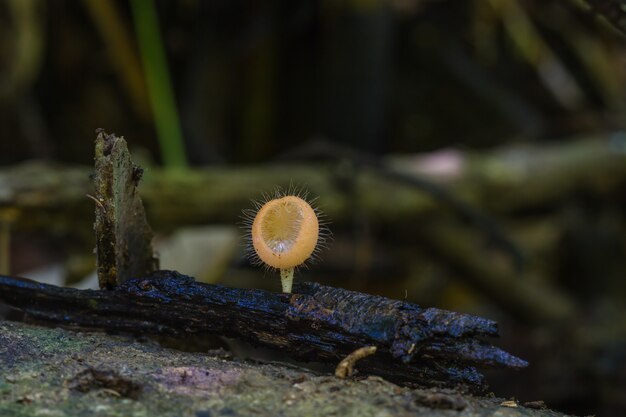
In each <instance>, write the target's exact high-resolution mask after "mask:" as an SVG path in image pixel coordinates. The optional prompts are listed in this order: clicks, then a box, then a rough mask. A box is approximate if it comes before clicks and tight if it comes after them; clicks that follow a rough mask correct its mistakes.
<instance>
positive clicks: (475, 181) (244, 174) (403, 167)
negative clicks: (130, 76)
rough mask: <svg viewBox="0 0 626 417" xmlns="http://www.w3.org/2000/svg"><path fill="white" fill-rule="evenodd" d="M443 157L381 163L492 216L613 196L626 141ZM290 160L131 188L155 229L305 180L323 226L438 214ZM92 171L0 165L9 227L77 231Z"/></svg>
mask: <svg viewBox="0 0 626 417" xmlns="http://www.w3.org/2000/svg"><path fill="white" fill-rule="evenodd" d="M450 158H451V159H450V160H449V161H448V162H447V163H449V162H450V161H454V160H456V161H457V162H456V163H457V167H456V168H454V170H453V171H451V172H449V173H443V174H436V173H433V174H432V175H425V174H422V173H420V172H422V171H421V170H422V169H425V168H424V167H425V166H427V165H428V163H426V164H422V163H420V159H419V158H415V157H397V158H387V159H383V160H382V163H383V164H385V165H386V166H387V167H388V168H389V169H391V170H393V172H394V173H400V174H402V175H404V177H415V178H430V179H431V180H432V181H435V182H441V183H445V184H446V185H445V186H446V188H447V189H448V190H449V191H450V192H451V193H453V194H455V195H457V196H458V197H459V198H461V199H464V200H465V201H467V202H468V203H470V204H472V205H473V206H475V207H478V208H480V209H482V210H485V211H486V212H490V213H497V214H506V213H511V212H517V211H520V210H528V209H532V208H533V207H537V206H540V207H541V206H542V205H550V204H554V203H555V202H558V201H561V200H562V199H564V198H565V197H566V196H568V195H571V194H572V193H575V192H580V191H585V190H587V191H594V192H596V193H600V194H610V193H617V192H620V190H621V187H622V185H623V184H624V181H625V180H626V145H624V140H623V138H621V137H620V138H613V139H603V138H594V139H584V140H578V141H576V140H572V141H570V142H566V143H561V144H554V145H550V146H547V145H545V144H542V145H541V146H513V147H508V148H501V149H496V150H493V151H490V152H485V153H474V154H459V155H457V156H451V157H450ZM300 162H301V163H289V164H276V165H269V164H268V165H263V166H247V167H211V168H203V169H194V170H189V171H186V172H185V173H184V174H181V173H180V172H178V171H168V170H162V169H159V168H151V169H150V170H149V171H148V172H147V173H146V174H145V178H144V180H143V182H142V184H141V187H140V190H139V193H140V195H141V198H142V199H143V202H144V204H145V205H146V207H147V211H148V213H147V214H148V218H149V219H150V222H151V223H152V225H153V226H158V228H159V230H173V229H175V228H177V227H180V226H182V225H189V224H207V223H229V224H232V223H234V222H236V221H237V220H238V219H239V216H240V213H241V209H242V208H244V207H249V205H250V199H251V198H254V197H259V196H260V194H261V192H264V191H265V192H271V191H273V190H274V188H275V187H276V186H285V187H287V186H289V182H290V181H292V182H293V183H295V184H303V185H304V184H306V186H307V189H308V190H309V191H310V193H311V195H315V196H319V200H318V203H319V205H320V206H321V207H323V209H324V212H325V213H326V214H327V215H328V216H329V218H331V219H332V221H333V224H351V222H352V221H353V217H354V210H355V209H358V210H359V211H360V212H361V213H363V214H364V215H367V216H368V218H370V219H372V221H377V222H380V223H383V224H385V225H386V226H387V227H389V228H390V229H392V230H403V229H405V228H406V222H407V219H411V220H413V221H414V220H415V219H416V218H419V216H423V215H429V214H432V213H434V212H440V211H441V206H440V204H438V202H437V200H436V198H432V197H430V196H429V195H427V194H426V193H424V192H422V191H420V189H419V188H417V189H416V187H410V186H407V185H405V184H399V183H398V181H395V180H394V179H393V178H388V177H385V178H383V177H382V176H381V175H380V173H379V172H376V171H370V170H368V169H362V170H353V169H351V168H350V167H351V165H350V161H344V162H346V163H347V164H341V163H340V164H339V165H337V164H336V163H319V162H309V163H302V161H300ZM92 171H93V169H92V168H90V167H83V166H55V165H47V164H43V163H26V164H23V165H18V166H13V167H8V168H4V169H0V207H15V208H16V209H18V211H19V213H20V214H21V215H20V216H19V218H18V220H17V223H16V226H17V227H18V228H25V229H47V230H50V231H56V232H58V231H62V230H67V231H76V230H78V229H84V228H85V227H84V226H85V224H88V222H89V221H90V220H89V219H90V216H91V210H92V209H93V205H92V204H91V202H90V201H89V200H88V199H87V198H85V194H91V193H92V190H93V184H92V182H91V181H90V179H89V174H90V172H92ZM131 171H132V170H129V173H130V172H131ZM131 178H132V176H131ZM347 191H349V192H347ZM355 201H357V202H358V205H357V206H356V207H355ZM390 201H392V202H393V204H390Z"/></svg>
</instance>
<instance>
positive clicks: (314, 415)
mask: <svg viewBox="0 0 626 417" xmlns="http://www.w3.org/2000/svg"><path fill="white" fill-rule="evenodd" d="M0 347H1V348H0V415H2V416H12V417H26V416H28V417H30V416H93V415H106V416H111V417H118V416H119V417H122V416H123V417H127V416H155V417H206V416H284V417H292V416H293V417H302V416H307V417H318V416H332V415H335V416H359V417H374V416H389V417H395V416H398V417H400V416H404V417H408V416H414V417H426V416H428V417H457V416H459V417H460V416H463V417H487V416H494V415H498V416H501V417H519V416H526V417H560V416H562V414H560V413H556V412H553V411H550V410H541V409H530V408H525V407H523V406H522V405H521V404H520V405H518V404H517V403H515V402H511V401H509V402H505V400H504V399H502V398H497V397H494V396H491V397H475V396H471V395H463V394H460V393H458V392H454V391H450V390H433V389H418V388H409V387H400V386H398V385H395V384H393V383H391V382H388V381H385V380H383V379H381V378H378V377H368V378H356V379H352V378H350V379H339V378H335V377H334V376H329V375H320V374H319V373H315V372H312V371H309V370H306V369H302V368H300V367H297V366H294V365H286V364H280V363H264V362H260V361H243V360H240V359H235V358H233V357H232V356H230V355H229V354H228V353H226V352H224V351H219V350H218V351H208V352H202V353H190V352H182V351H178V350H173V349H166V348H163V347H161V346H159V345H157V344H156V343H154V342H151V341H145V340H144V341H143V342H139V341H137V340H136V339H133V338H129V337H121V336H111V335H107V334H104V333H98V332H91V333H80V332H74V331H69V330H63V329H53V328H47V327H42V326H31V325H27V324H24V323H12V322H7V321H2V320H0ZM357 367H358V364H357Z"/></svg>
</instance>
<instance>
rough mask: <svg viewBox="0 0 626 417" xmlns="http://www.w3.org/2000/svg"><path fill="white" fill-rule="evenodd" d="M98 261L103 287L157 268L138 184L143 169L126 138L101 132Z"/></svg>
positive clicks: (97, 159)
mask: <svg viewBox="0 0 626 417" xmlns="http://www.w3.org/2000/svg"><path fill="white" fill-rule="evenodd" d="M95 165H96V171H95V175H94V182H95V196H94V199H95V203H96V222H95V225H94V230H95V233H96V261H97V269H98V281H99V283H100V288H104V289H111V288H114V287H115V286H116V285H118V284H120V283H122V282H124V281H125V280H126V279H128V278H130V277H133V276H144V275H147V274H149V273H151V272H152V271H154V270H156V269H157V260H156V259H155V258H154V255H153V253H154V252H153V249H152V230H151V229H150V226H149V225H148V222H147V221H146V216H145V213H144V208H143V205H142V203H141V198H140V197H139V193H138V192H137V185H138V183H139V180H140V179H141V176H142V173H143V171H142V169H141V168H139V167H138V166H136V165H135V164H133V162H132V161H131V158H130V153H129V152H128V147H127V146H126V141H125V140H124V138H120V137H116V136H115V135H108V134H106V133H105V132H104V131H102V130H100V131H99V132H98V137H97V138H96V156H95Z"/></svg>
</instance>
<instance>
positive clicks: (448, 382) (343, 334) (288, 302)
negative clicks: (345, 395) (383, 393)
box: [0, 271, 527, 391]
mask: <svg viewBox="0 0 626 417" xmlns="http://www.w3.org/2000/svg"><path fill="white" fill-rule="evenodd" d="M294 291H295V292H294V293H293V294H283V293H271V292H267V291H262V290H256V289H238V288H229V287H224V286H220V285H209V284H202V283H197V282H195V281H194V280H193V278H190V277H187V276H184V275H181V274H178V273H176V272H170V271H157V272H155V273H154V274H153V275H151V276H150V277H147V278H133V279H130V280H127V281H126V282H124V283H123V284H121V285H120V286H118V287H116V288H115V289H114V290H112V291H94V290H76V289H71V288H60V287H55V286H50V285H46V284H40V283H36V282H33V281H29V280H24V279H20V278H14V277H7V276H0V301H1V302H4V303H6V304H8V305H10V306H13V307H15V308H18V309H20V310H22V311H24V312H26V313H27V314H28V315H29V316H30V317H32V318H34V319H37V320H43V321H49V322H54V323H60V324H64V325H71V326H81V327H87V328H101V329H109V330H118V331H127V332H133V333H142V334H167V335H181V334H188V333H199V334H217V335H222V336H227V337H233V338H238V339H243V340H245V341H247V342H249V343H251V344H253V345H257V346H264V347H269V348H272V349H276V350H280V351H281V352H284V353H285V354H287V355H289V356H291V357H293V358H295V359H299V360H303V361H315V362H328V363H334V364H336V363H338V362H339V361H340V360H341V359H343V358H344V357H345V356H346V355H348V354H350V353H351V352H353V351H354V350H355V349H358V348H360V347H363V346H376V347H377V348H378V351H377V353H376V354H375V355H372V356H370V357H368V358H366V359H364V360H363V361H361V362H359V363H358V368H359V369H360V370H361V371H363V372H368V373H374V374H378V375H381V376H384V377H386V378H388V379H390V380H393V381H397V382H405V383H416V384H421V385H428V386H459V385H460V386H463V387H465V388H467V389H468V390H470V391H481V390H482V389H484V388H485V384H484V380H483V377H482V375H481V374H480V373H479V372H478V371H477V370H476V369H475V368H474V366H479V367H501V368H512V369H518V368H523V367H525V366H527V363H526V362H525V361H524V360H522V359H519V358H517V357H515V356H513V355H510V354H508V353H507V352H504V351H502V350H500V349H499V348H497V347H494V346H492V345H489V344H488V343H485V342H482V341H480V340H479V339H478V338H480V337H488V336H496V335H497V325H496V323H495V322H493V321H491V320H488V319H484V318H481V317H476V316H471V315H466V314H460V313H454V312H449V311H444V310H439V309H435V308H421V307H419V306H417V305H415V304H410V303H406V302H402V301H395V300H390V299H387V298H384V297H379V296H373V295H367V294H362V293H357V292H352V291H347V290H343V289H339V288H333V287H326V286H322V285H319V284H315V283H305V284H300V285H296V286H295V288H294Z"/></svg>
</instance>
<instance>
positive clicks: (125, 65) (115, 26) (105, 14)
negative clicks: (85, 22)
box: [83, 0, 150, 119]
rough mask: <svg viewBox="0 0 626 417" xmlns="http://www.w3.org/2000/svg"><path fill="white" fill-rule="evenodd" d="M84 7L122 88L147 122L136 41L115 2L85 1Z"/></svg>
mask: <svg viewBox="0 0 626 417" xmlns="http://www.w3.org/2000/svg"><path fill="white" fill-rule="evenodd" d="M83 3H84V5H85V8H86V9H87V12H89V15H90V16H91V19H92V20H93V23H94V25H95V26H96V28H97V29H98V32H99V33H100V36H101V37H102V39H103V41H104V43H105V45H106V47H107V51H108V54H109V57H110V60H111V64H112V65H113V66H114V67H115V69H116V70H117V75H118V77H119V78H120V80H121V82H122V85H123V86H124V87H125V89H126V93H127V94H128V97H129V98H130V101H131V103H132V104H133V107H134V108H135V111H136V112H137V114H138V115H139V116H140V117H142V118H144V119H148V118H149V117H150V109H149V107H148V93H147V91H146V85H145V82H144V79H143V73H142V70H141V64H140V63H139V58H138V57H137V52H136V51H135V50H134V48H133V38H132V36H131V34H130V33H129V32H128V30H127V29H126V26H124V24H123V23H122V22H123V18H122V15H121V14H120V12H119V10H118V8H117V6H116V3H115V2H113V1H112V0H84V2H83Z"/></svg>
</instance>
